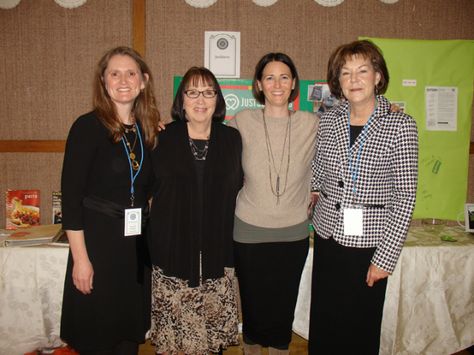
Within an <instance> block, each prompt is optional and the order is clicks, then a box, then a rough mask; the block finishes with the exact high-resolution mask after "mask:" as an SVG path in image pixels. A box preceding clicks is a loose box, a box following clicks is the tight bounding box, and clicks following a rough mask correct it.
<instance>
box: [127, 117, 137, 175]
mask: <svg viewBox="0 0 474 355" xmlns="http://www.w3.org/2000/svg"><path fill="white" fill-rule="evenodd" d="M130 132H132V133H134V134H135V138H134V140H133V144H130V141H129V140H128V137H127V133H130ZM123 137H124V138H125V144H126V145H127V149H128V156H129V157H130V161H131V163H132V169H133V170H135V171H137V170H138V169H139V168H140V163H139V162H138V161H137V160H136V159H137V156H136V154H135V152H134V150H135V147H136V145H137V139H138V135H137V129H136V128H135V125H133V127H132V128H125V134H124V135H123Z"/></svg>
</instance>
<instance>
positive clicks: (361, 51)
mask: <svg viewBox="0 0 474 355" xmlns="http://www.w3.org/2000/svg"><path fill="white" fill-rule="evenodd" d="M352 56H362V57H363V58H365V59H368V60H369V61H370V62H371V63H372V66H373V67H374V70H375V72H376V73H379V74H380V81H379V83H378V84H377V86H376V87H375V88H374V90H375V93H376V94H384V93H385V91H387V87H388V81H389V75H388V69H387V64H386V63H385V59H384V58H383V55H382V51H381V50H380V48H379V47H377V46H376V45H375V44H374V43H372V42H371V41H368V40H362V41H354V42H351V43H348V44H343V45H342V46H339V47H338V48H336V50H335V51H334V52H333V53H332V54H331V56H330V57H329V62H328V74H327V81H328V86H329V90H331V93H332V94H333V95H334V96H335V97H337V98H338V99H341V98H343V97H344V94H343V93H342V88H341V84H340V83H339V76H340V74H341V69H342V67H343V66H344V64H346V61H347V60H348V59H350V58H351V57H352Z"/></svg>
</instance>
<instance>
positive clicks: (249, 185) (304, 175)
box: [228, 110, 319, 228]
mask: <svg viewBox="0 0 474 355" xmlns="http://www.w3.org/2000/svg"><path fill="white" fill-rule="evenodd" d="M265 118H266V122H267V128H268V133H269V137H270V143H271V148H272V151H273V157H274V160H275V166H276V169H278V168H279V166H280V162H281V161H282V160H281V157H282V153H283V152H282V150H283V144H284V139H285V131H286V125H287V122H288V119H287V117H283V118H275V117H265ZM228 125H229V126H232V127H235V128H237V129H238V130H239V132H240V134H241V136H242V144H243V150H242V165H243V169H244V186H243V188H242V189H241V190H240V193H239V195H238V197H237V206H236V211H235V214H236V216H237V217H238V218H239V219H241V220H242V221H244V222H246V223H248V224H252V225H255V226H259V227H265V228H282V227H288V226H293V225H296V224H298V223H302V222H303V221H304V220H306V219H307V218H308V217H307V207H308V204H309V197H310V178H311V160H312V159H313V157H314V153H315V141H316V131H317V129H318V125H319V119H318V118H317V116H316V115H314V114H312V113H310V112H303V111H296V112H294V113H293V114H292V115H291V143H290V167H289V171H288V182H287V186H286V191H285V192H284V194H283V195H282V196H281V197H280V202H279V204H277V198H276V197H275V195H274V194H273V193H272V190H271V187H270V178H269V161H270V164H271V160H269V157H268V153H267V146H266V139H265V130H264V126H263V112H262V110H244V111H241V112H239V113H238V114H237V115H236V117H235V118H234V119H233V120H231V121H230V122H229V123H228ZM287 144H288V142H287ZM286 168H287V147H286V148H285V155H284V158H283V162H282V167H281V171H280V179H281V180H280V181H281V182H280V191H282V190H283V189H284V185H285V176H286ZM272 169H273V168H272ZM275 175H276V174H275V171H274V170H272V183H273V190H274V191H275V184H276V182H275V179H276V178H275Z"/></svg>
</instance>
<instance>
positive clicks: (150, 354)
mask: <svg viewBox="0 0 474 355" xmlns="http://www.w3.org/2000/svg"><path fill="white" fill-rule="evenodd" d="M240 342H241V343H242V339H241V341H240ZM262 353H263V355H268V351H267V349H264V351H263V352H262ZM242 354H243V351H242V347H241V346H232V347H230V348H228V349H227V350H225V351H224V355H242ZM290 354H291V355H307V354H308V342H307V341H306V340H305V339H304V338H302V337H300V336H298V335H296V334H295V333H293V337H292V339H291V344H290ZM139 355H155V351H154V348H153V345H151V344H150V342H149V341H147V342H146V343H145V344H143V345H140V352H139ZM447 355H448V354H447ZM453 355H471V353H469V352H468V351H466V350H464V351H461V352H458V353H456V354H453Z"/></svg>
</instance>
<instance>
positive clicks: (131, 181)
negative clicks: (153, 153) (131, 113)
mask: <svg viewBox="0 0 474 355" xmlns="http://www.w3.org/2000/svg"><path fill="white" fill-rule="evenodd" d="M136 128H137V135H138V140H139V141H140V149H141V153H142V156H141V157H140V166H139V167H138V170H137V172H136V173H135V174H134V173H133V168H132V160H131V159H130V154H129V153H128V149H127V144H126V143H125V139H124V138H123V137H122V143H123V148H124V149H125V154H126V155H127V158H128V165H129V166H130V205H131V206H132V207H133V202H134V200H135V188H134V186H133V185H134V183H135V179H136V178H137V176H138V174H140V171H141V170H142V165H143V156H144V155H145V153H144V151H143V141H142V135H141V134H140V128H138V124H137V125H136Z"/></svg>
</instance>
